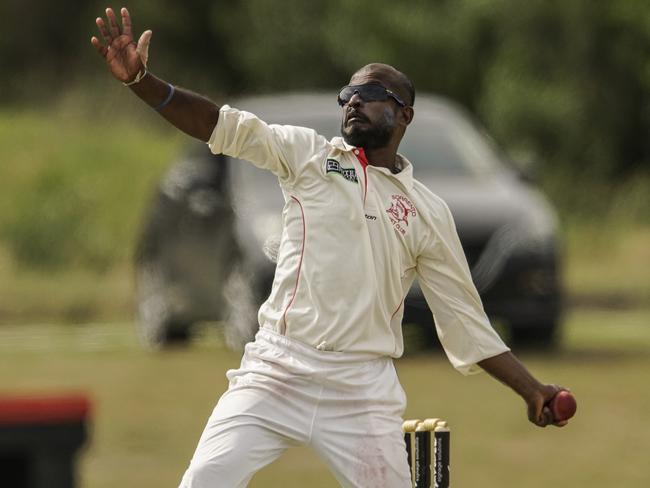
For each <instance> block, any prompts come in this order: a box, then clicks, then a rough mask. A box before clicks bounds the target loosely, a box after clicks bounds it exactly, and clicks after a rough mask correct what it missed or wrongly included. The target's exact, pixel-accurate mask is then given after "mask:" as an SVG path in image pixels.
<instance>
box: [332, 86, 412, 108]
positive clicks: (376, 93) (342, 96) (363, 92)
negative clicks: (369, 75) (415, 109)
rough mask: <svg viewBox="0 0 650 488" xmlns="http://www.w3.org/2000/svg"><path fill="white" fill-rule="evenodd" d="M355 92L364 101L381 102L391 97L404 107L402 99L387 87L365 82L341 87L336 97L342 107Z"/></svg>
mask: <svg viewBox="0 0 650 488" xmlns="http://www.w3.org/2000/svg"><path fill="white" fill-rule="evenodd" d="M355 93H357V94H358V95H359V96H360V97H361V100H363V101H364V102H383V101H386V100H388V98H392V99H393V100H395V101H396V102H397V103H398V104H399V106H400V107H406V104H405V103H404V102H403V101H402V99H401V98H400V97H398V96H397V95H395V94H394V93H393V92H392V91H390V90H389V89H388V88H384V87H383V86H381V85H379V84H377V83H367V84H365V85H347V86H344V87H343V88H341V91H340V92H339V96H338V98H337V100H338V102H339V105H340V106H341V107H342V106H343V105H345V104H346V103H350V100H351V99H352V97H353V96H354V94H355Z"/></svg>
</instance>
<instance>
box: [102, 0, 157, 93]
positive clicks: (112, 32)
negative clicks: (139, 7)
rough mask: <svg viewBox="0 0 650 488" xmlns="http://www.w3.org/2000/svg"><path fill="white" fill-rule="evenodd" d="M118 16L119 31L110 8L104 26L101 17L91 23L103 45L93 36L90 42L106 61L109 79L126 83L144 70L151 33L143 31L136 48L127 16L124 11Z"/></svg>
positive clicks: (129, 19) (128, 16)
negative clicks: (99, 35)
mask: <svg viewBox="0 0 650 488" xmlns="http://www.w3.org/2000/svg"><path fill="white" fill-rule="evenodd" d="M120 13H121V16H122V29H121V30H120V26H119V25H118V23H117V19H116V16H115V13H114V12H113V9H110V8H107V9H106V18H107V20H108V24H107V23H106V22H104V19H102V18H101V17H98V18H97V20H96V21H95V22H96V24H97V27H98V28H99V32H100V34H101V36H102V38H103V39H104V44H102V43H101V42H100V40H99V39H98V38H97V37H93V38H92V39H91V40H90V42H91V43H92V45H93V46H95V49H97V52H99V54H100V55H101V56H102V57H103V58H104V59H105V60H106V64H107V65H108V68H109V70H110V71H111V73H112V74H113V76H115V78H117V79H118V80H120V81H122V82H129V81H131V80H133V79H134V78H135V77H136V76H137V75H138V73H139V72H141V71H143V70H144V69H145V68H146V64H147V53H148V49H149V42H150V40H151V31H150V30H148V31H145V32H144V33H143V34H142V36H141V37H140V40H139V41H138V44H137V45H136V43H135V42H134V41H133V32H132V29H131V16H130V15H129V12H128V10H127V9H125V8H123V9H122V10H121V12H120Z"/></svg>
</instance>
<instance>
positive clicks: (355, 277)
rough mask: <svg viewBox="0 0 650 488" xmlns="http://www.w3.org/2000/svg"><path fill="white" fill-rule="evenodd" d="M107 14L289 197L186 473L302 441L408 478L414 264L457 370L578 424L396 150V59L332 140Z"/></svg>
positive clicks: (362, 89) (348, 478)
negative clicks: (510, 331)
mask: <svg viewBox="0 0 650 488" xmlns="http://www.w3.org/2000/svg"><path fill="white" fill-rule="evenodd" d="M96 23H97V26H98V27H99V32H100V35H101V38H102V40H100V39H98V38H97V37H93V38H92V40H91V42H92V44H93V45H94V47H95V48H96V49H97V51H98V52H99V54H100V55H101V56H102V57H103V58H104V59H105V60H106V63H107V65H108V67H109V70H110V71H111V73H112V74H113V76H114V77H115V78H117V79H118V80H119V81H121V82H123V83H124V84H125V85H127V86H128V87H129V88H130V89H131V91H133V93H135V94H136V95H137V96H138V97H139V98H141V99H142V100H143V101H144V102H145V103H147V104H148V105H150V106H151V107H152V108H154V109H155V110H157V111H158V112H159V113H160V115H162V116H163V117H164V118H165V119H167V120H168V121H169V122H170V123H172V124H173V125H174V126H176V127H177V128H179V129H180V130H182V131H183V132H185V133H187V134H189V135H190V136H193V137H195V138H197V139H201V140H202V141H205V142H207V143H208V145H209V147H210V149H211V150H212V152H214V153H215V154H217V153H223V154H227V155H229V156H232V157H236V158H240V159H245V160H248V161H251V162H252V163H253V164H255V165H256V166H258V167H260V168H263V169H266V170H268V171H271V172H272V173H274V174H275V175H276V176H277V177H278V181H279V184H280V187H281V189H282V192H283V194H284V199H285V202H286V203H285V206H284V210H283V214H282V217H283V232H282V238H281V243H280V248H279V254H278V262H277V269H276V273H275V278H274V282H273V287H272V291H271V294H270V296H269V298H268V299H267V300H266V302H265V303H264V304H263V305H262V307H261V309H260V311H259V317H258V318H259V325H260V330H259V332H258V333H257V335H256V337H255V340H254V341H253V342H251V343H249V344H248V345H247V346H246V349H245V352H244V355H243V358H242V361H241V366H240V367H239V369H237V370H231V371H228V372H227V377H228V379H229V387H228V390H227V391H226V392H225V393H224V394H223V396H222V397H221V398H220V400H219V402H218V404H217V406H216V407H215V409H214V411H213V413H212V415H211V416H210V418H209V419H208V422H207V425H206V427H205V430H204V431H203V434H202V436H201V438H200V440H199V443H198V446H197V448H196V452H195V453H194V456H193V458H192V460H191V462H190V465H189V467H188V469H187V471H186V472H185V474H184V476H183V479H182V481H181V485H180V486H181V487H184V488H190V487H192V488H198V487H200V488H216V487H226V488H233V487H242V486H246V485H247V484H248V482H249V480H250V479H251V477H252V476H253V474H254V473H255V472H257V471H258V470H259V469H260V468H262V467H263V466H265V465H267V464H269V463H270V462H272V461H273V460H274V459H276V458H277V457H278V456H280V455H281V454H282V452H283V451H285V450H286V449H287V448H289V447H291V446H297V445H302V446H310V447H311V448H313V449H314V450H315V451H316V452H317V453H318V455H319V456H320V457H321V459H322V460H323V461H324V462H325V463H326V464H327V466H328V467H329V468H330V469H331V471H332V472H333V474H334V476H335V477H336V479H337V480H338V482H339V483H340V484H341V486H345V487H373V488H377V487H386V488H400V487H410V486H411V481H410V473H409V466H408V464H407V460H406V451H405V446H404V439H403V437H402V433H401V424H402V419H401V416H402V414H403V412H404V409H405V406H406V398H405V394H404V391H403V389H402V387H401V386H400V383H399V381H398V378H397V375H396V373H395V368H394V366H393V358H398V357H400V356H401V355H402V352H403V340H402V331H401V320H402V315H403V311H404V298H405V296H406V294H407V292H408V290H409V288H410V286H411V284H412V282H413V280H414V279H415V278H416V277H417V278H418V279H419V282H420V285H421V288H422V290H423V292H424V295H425V297H426V299H427V302H428V304H429V305H430V307H431V309H432V311H433V314H434V316H435V323H436V327H437V331H438V335H439V337H440V341H441V343H442V345H443V347H444V349H445V352H446V354H447V356H448V358H449V360H450V361H451V363H452V364H453V366H454V367H455V368H456V369H458V370H459V371H460V372H461V373H464V374H470V373H474V372H478V371H480V370H485V371H487V372H488V373H489V374H491V375H492V376H494V377H495V378H497V379H498V380H500V381H501V382H503V383H505V384H506V385H508V386H509V387H511V388H512V389H513V390H514V391H515V392H517V393H518V394H519V395H520V396H521V397H522V398H523V399H524V401H525V402H526V405H527V409H528V418H529V420H530V421H531V422H533V423H534V424H536V425H538V426H540V427H544V426H546V425H549V424H555V425H558V426H561V425H564V424H565V423H566V422H555V421H554V419H553V416H552V414H551V412H550V410H549V408H548V406H547V404H548V402H549V400H550V399H551V398H552V397H553V396H554V395H555V393H556V392H558V391H559V390H560V387H558V386H555V385H545V384H542V383H540V382H539V381H538V380H536V379H535V378H534V377H533V376H532V375H531V374H530V373H529V372H528V371H527V370H526V368H525V367H524V366H523V365H522V364H521V363H520V362H519V361H518V360H517V359H516V358H515V356H514V355H513V354H512V353H511V352H510V351H509V349H508V347H507V346H506V345H505V344H504V343H503V342H502V340H501V339H500V338H499V336H498V335H497V334H496V333H495V332H494V330H493V329H492V327H491V326H490V324H489V322H488V319H487V317H486V315H485V313H484V311H483V307H482V305H481V301H480V298H479V296H478V293H477V291H476V289H475V287H474V285H473V283H472V279H471V276H470V272H469V269H468V266H467V262H466V260H465V257H464V255H463V251H462V248H461V245H460V242H459V239H458V236H457V233H456V230H455V226H454V222H453V220H452V216H451V214H450V212H449V209H448V208H447V206H446V205H445V203H444V202H443V201H442V200H441V199H440V198H438V197H437V196H436V195H434V194H433V193H431V192H430V191H429V190H428V189H427V188H426V187H425V186H424V185H422V184H421V183H420V182H418V181H417V180H415V179H414V178H413V172H412V166H411V163H410V162H409V161H407V160H406V159H405V158H404V157H402V156H401V155H399V154H398V153H397V150H398V146H399V144H400V141H401V139H402V136H403V135H404V133H405V131H406V129H407V127H408V125H409V124H410V122H411V121H412V120H413V116H414V108H413V103H414V99H415V91H414V88H413V85H412V83H411V82H410V81H409V79H408V78H407V77H406V76H405V75H404V74H403V73H401V72H399V71H398V70H396V69H395V68H393V67H391V66H388V65H384V64H369V65H367V66H364V67H363V68H361V69H360V70H359V71H357V72H356V73H354V74H353V75H352V78H351V79H350V81H349V85H347V86H345V87H344V88H343V89H341V90H340V92H339V93H338V103H339V105H340V106H341V135H342V137H336V138H334V139H332V140H326V139H325V138H324V137H322V136H320V135H319V134H317V133H316V132H314V131H313V130H311V129H308V128H302V127H291V126H280V125H269V124H266V123H265V122H263V121H262V120H260V119H258V118H257V117H256V116H255V115H253V114H250V113H247V112H243V111H240V110H237V109H236V108H233V107H229V106H228V105H224V106H222V107H219V106H217V105H216V104H215V103H213V102H212V101H210V100H208V99H207V98H205V97H203V96H200V95H197V94H195V93H192V92H190V91H188V90H185V89H182V88H179V87H176V86H174V85H172V84H169V83H167V82H165V81H163V80H161V79H159V78H157V77H156V76H154V75H153V74H152V73H151V72H149V71H148V70H147V59H148V48H149V43H150V40H151V35H152V33H151V31H145V32H144V33H143V34H142V36H141V37H140V38H139V41H138V42H137V43H136V42H134V37H133V33H132V26H131V18H130V15H129V12H128V11H127V9H125V8H123V9H122V10H121V26H120V22H118V20H117V18H116V15H115V13H114V12H113V10H111V9H107V10H106V20H104V19H102V18H98V19H97V20H96ZM332 101H333V102H334V100H332ZM416 164H417V162H416ZM269 191H272V190H271V189H269Z"/></svg>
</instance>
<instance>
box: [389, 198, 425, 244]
mask: <svg viewBox="0 0 650 488" xmlns="http://www.w3.org/2000/svg"><path fill="white" fill-rule="evenodd" d="M386 213H387V214H388V218H389V219H390V221H391V223H392V224H393V227H395V229H396V230H397V231H398V232H399V233H400V234H402V235H404V234H406V229H407V227H408V225H409V219H412V218H415V217H416V216H417V214H418V212H417V209H416V208H415V205H414V204H413V202H411V200H409V199H408V198H406V197H405V196H404V195H399V194H396V195H391V204H390V207H388V208H387V209H386Z"/></svg>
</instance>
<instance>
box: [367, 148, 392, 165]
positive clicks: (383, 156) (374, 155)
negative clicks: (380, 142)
mask: <svg viewBox="0 0 650 488" xmlns="http://www.w3.org/2000/svg"><path fill="white" fill-rule="evenodd" d="M365 153H366V158H368V164H370V165H372V166H379V167H382V168H388V169H391V170H392V169H393V168H394V167H395V163H396V161H397V150H396V148H394V147H388V146H386V147H378V148H376V149H365Z"/></svg>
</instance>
